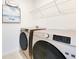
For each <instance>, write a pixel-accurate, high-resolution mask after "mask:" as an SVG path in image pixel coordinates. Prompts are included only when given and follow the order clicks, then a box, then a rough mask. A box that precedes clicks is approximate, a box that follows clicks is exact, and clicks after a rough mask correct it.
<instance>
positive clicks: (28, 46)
mask: <svg viewBox="0 0 79 59" xmlns="http://www.w3.org/2000/svg"><path fill="white" fill-rule="evenodd" d="M44 29H45V28H21V33H20V40H19V41H20V48H21V53H22V55H23V58H25V59H32V42H33V32H34V31H37V30H44ZM24 55H25V56H24Z"/></svg>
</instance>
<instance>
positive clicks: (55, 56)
mask: <svg viewBox="0 0 79 59" xmlns="http://www.w3.org/2000/svg"><path fill="white" fill-rule="evenodd" d="M33 59H66V58H65V56H64V55H63V54H62V53H61V52H60V51H59V50H58V49H57V48H56V47H54V46H53V45H52V44H50V43H48V42H45V41H38V42H37V43H36V44H35V45H34V47H33Z"/></svg>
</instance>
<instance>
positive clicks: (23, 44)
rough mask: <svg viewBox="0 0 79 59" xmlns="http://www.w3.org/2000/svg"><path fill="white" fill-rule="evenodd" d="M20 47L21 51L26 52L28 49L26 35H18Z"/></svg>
mask: <svg viewBox="0 0 79 59" xmlns="http://www.w3.org/2000/svg"><path fill="white" fill-rule="evenodd" d="M20 47H21V49H22V50H26V49H27V47H28V40H27V35H26V34H25V33H24V32H22V33H21V34H20Z"/></svg>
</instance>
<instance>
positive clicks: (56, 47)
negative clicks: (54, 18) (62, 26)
mask: <svg viewBox="0 0 79 59" xmlns="http://www.w3.org/2000/svg"><path fill="white" fill-rule="evenodd" d="M75 42H76V38H75V31H74V30H41V31H35V32H34V36H33V45H32V50H33V52H32V54H33V56H32V57H33V59H76V57H75V55H76V45H75Z"/></svg>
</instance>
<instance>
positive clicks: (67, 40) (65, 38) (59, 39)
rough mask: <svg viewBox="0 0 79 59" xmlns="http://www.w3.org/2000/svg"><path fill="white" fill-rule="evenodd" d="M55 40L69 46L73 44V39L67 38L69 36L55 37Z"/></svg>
mask: <svg viewBox="0 0 79 59" xmlns="http://www.w3.org/2000/svg"><path fill="white" fill-rule="evenodd" d="M53 40H55V41H58V42H63V43H67V44H70V43H71V37H67V36H61V35H53Z"/></svg>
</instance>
